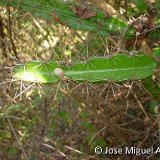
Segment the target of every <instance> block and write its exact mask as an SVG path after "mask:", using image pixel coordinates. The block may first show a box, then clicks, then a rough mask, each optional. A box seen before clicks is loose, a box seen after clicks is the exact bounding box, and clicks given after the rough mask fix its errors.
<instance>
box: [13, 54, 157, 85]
mask: <svg viewBox="0 0 160 160" xmlns="http://www.w3.org/2000/svg"><path fill="white" fill-rule="evenodd" d="M124 62H125V63H124ZM156 66H157V64H156V62H155V61H154V60H153V59H152V58H150V57H149V56H146V55H143V54H140V55H136V56H128V55H125V54H117V55H114V56H112V57H110V58H106V57H95V58H91V59H89V60H88V61H87V62H84V61H82V62H76V63H74V64H73V65H71V66H70V67H66V66H61V65H60V64H58V63H56V62H55V61H49V62H47V63H42V62H39V61H30V62H28V63H26V64H25V65H21V66H19V67H17V68H16V69H15V71H14V77H15V78H18V79H21V80H24V81H29V82H38V83H56V82H58V81H59V80H61V79H65V78H66V77H67V79H70V80H73V81H76V82H81V81H88V82H92V83H95V82H102V83H103V82H106V81H113V82H120V81H124V80H130V79H135V80H137V79H143V78H146V77H148V76H151V75H152V74H153V73H154V69H155V68H156ZM57 68H58V69H57ZM55 70H56V72H55ZM58 71H61V73H58ZM62 72H64V73H62ZM63 74H64V75H63Z"/></svg>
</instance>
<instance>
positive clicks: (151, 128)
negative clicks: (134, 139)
mask: <svg viewBox="0 0 160 160" xmlns="http://www.w3.org/2000/svg"><path fill="white" fill-rule="evenodd" d="M157 123H158V117H157V119H156V120H155V122H154V123H153V124H152V125H151V127H150V128H148V130H147V132H146V134H145V137H144V138H143V140H142V141H141V142H140V143H139V144H138V146H137V147H136V148H140V147H141V146H142V145H143V144H144V143H145V141H146V140H147V139H148V138H149V136H150V132H151V131H152V130H153V128H154V127H155V125H156V124H157ZM147 159H148V158H147ZM133 160H136V157H134V159H133Z"/></svg>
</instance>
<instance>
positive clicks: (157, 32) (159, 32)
mask: <svg viewBox="0 0 160 160" xmlns="http://www.w3.org/2000/svg"><path fill="white" fill-rule="evenodd" d="M148 37H149V38H150V39H153V40H160V28H157V29H154V30H153V31H151V32H150V33H149V35H148Z"/></svg>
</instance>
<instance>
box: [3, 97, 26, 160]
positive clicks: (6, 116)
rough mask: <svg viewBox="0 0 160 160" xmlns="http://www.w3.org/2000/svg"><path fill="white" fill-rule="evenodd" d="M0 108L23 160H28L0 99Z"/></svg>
mask: <svg viewBox="0 0 160 160" xmlns="http://www.w3.org/2000/svg"><path fill="white" fill-rule="evenodd" d="M0 107H1V108H2V111H3V114H4V116H5V118H6V119H7V121H8V124H9V127H10V129H11V131H12V132H13V135H14V136H15V139H16V141H17V143H18V145H19V147H20V149H21V150H22V153H23V156H24V159H25V160H29V159H28V157H27V154H26V152H25V150H24V149H23V147H22V145H21V143H20V141H19V139H18V136H17V134H16V132H15V130H14V127H13V125H12V123H11V121H10V118H9V117H8V115H7V113H6V109H5V106H4V104H3V102H2V100H1V98H0Z"/></svg>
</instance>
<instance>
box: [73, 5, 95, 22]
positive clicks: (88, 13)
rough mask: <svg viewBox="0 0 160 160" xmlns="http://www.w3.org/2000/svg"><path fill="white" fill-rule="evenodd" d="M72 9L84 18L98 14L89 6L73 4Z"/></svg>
mask: <svg viewBox="0 0 160 160" xmlns="http://www.w3.org/2000/svg"><path fill="white" fill-rule="evenodd" d="M71 9H72V11H73V12H74V13H75V14H76V15H77V16H78V17H80V18H82V19H90V18H92V17H94V16H95V15H96V13H94V12H93V11H91V10H89V9H88V8H84V7H80V6H72V7H71Z"/></svg>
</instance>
